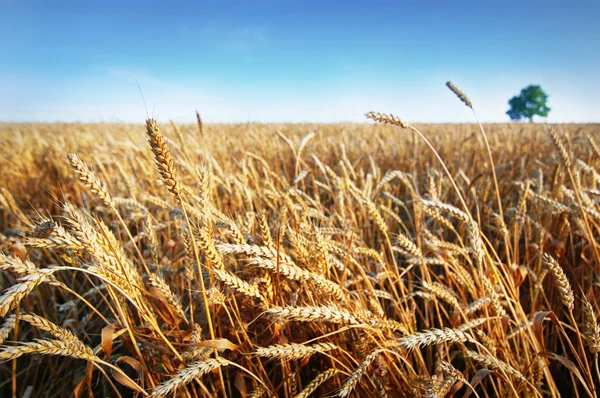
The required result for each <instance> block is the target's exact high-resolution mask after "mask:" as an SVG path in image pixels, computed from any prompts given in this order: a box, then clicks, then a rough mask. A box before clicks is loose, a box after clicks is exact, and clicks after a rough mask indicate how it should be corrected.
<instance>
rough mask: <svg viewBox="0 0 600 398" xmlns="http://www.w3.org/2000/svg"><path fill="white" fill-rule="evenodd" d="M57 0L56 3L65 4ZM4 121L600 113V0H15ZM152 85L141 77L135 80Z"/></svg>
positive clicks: (3, 79) (5, 21)
mask: <svg viewBox="0 0 600 398" xmlns="http://www.w3.org/2000/svg"><path fill="white" fill-rule="evenodd" d="M50 4H51V5H50ZM0 9H1V11H0V36H1V39H0V121H85V122H89V121H108V122H110V121H125V122H143V120H144V119H145V118H146V110H145V108H144V102H143V101H142V97H141V95H140V92H139V90H138V87H137V83H139V85H140V87H141V90H142V92H143V95H144V97H145V100H146V104H147V107H148V112H149V113H150V115H151V116H154V117H156V118H158V119H159V120H164V121H166V120H168V119H173V120H175V121H178V122H187V121H189V122H191V121H193V120H194V118H195V116H194V110H195V109H197V110H198V111H199V112H200V114H201V115H202V116H203V119H204V120H205V121H209V122H236V121H262V122H279V121H291V122H302V121H315V122H337V121H358V122H360V121H364V120H365V118H364V113H366V112H368V111H370V110H377V111H381V112H389V113H394V114H397V115H398V116H400V117H402V118H404V119H406V120H408V121H411V122H462V121H467V122H468V121H473V117H472V115H471V113H470V111H469V110H468V109H467V108H466V107H464V106H463V105H462V104H461V103H460V102H459V101H458V100H457V99H456V98H455V97H454V96H453V94H452V93H451V92H450V91H448V89H447V88H446V87H445V86H444V84H445V82H446V81H447V80H452V81H453V82H454V83H455V84H456V85H457V86H458V87H460V88H461V89H463V91H465V92H466V93H467V94H468V95H469V97H470V98H471V100H472V101H473V102H474V105H475V108H476V111H477V113H478V115H479V117H480V118H481V119H482V120H483V121H489V122H499V121H508V120H509V118H508V116H507V115H506V114H505V112H506V111H507V110H508V105H507V101H508V99H509V98H510V97H511V96H513V95H515V94H518V92H519V91H520V90H521V89H522V88H523V87H525V86H526V85H528V84H540V85H541V86H542V88H543V89H544V90H545V91H546V92H547V93H548V94H549V96H550V99H549V106H550V107H551V108H552V111H551V112H550V117H549V118H548V121H551V122H570V121H574V122H589V121H596V122H598V121H600V77H599V72H600V23H599V21H600V1H598V0H595V1H588V2H582V1H566V0H563V1H554V0H544V1H537V0H535V1H528V0H520V1H513V0H502V1H490V0H474V1H460V0H452V1H450V0H440V1H362V2H357V1H352V0H344V1H325V0H321V1H313V0H303V1H292V0H278V1H275V0H273V1H271V0H256V1H250V0H248V1H228V0H211V1H195V2H189V3H187V4H186V3H183V2H169V1H160V2H151V1H112V0H105V1H85V0H78V1H60V0H57V1H52V2H47V1H27V0H20V1H13V0H0ZM136 82H137V83H136Z"/></svg>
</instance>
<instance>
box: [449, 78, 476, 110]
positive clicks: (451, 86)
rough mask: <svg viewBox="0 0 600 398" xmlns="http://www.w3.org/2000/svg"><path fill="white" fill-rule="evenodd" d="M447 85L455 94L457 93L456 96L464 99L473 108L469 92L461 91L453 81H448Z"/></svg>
mask: <svg viewBox="0 0 600 398" xmlns="http://www.w3.org/2000/svg"><path fill="white" fill-rule="evenodd" d="M446 86H448V88H449V89H450V91H452V92H453V93H454V94H456V96H457V97H458V98H459V99H460V100H461V101H462V102H464V104H465V105H466V106H468V107H469V108H471V109H473V103H471V100H470V99H469V97H467V94H465V93H463V92H462V91H460V90H459V89H458V87H456V86H455V85H454V84H453V83H452V82H450V81H449V82H446Z"/></svg>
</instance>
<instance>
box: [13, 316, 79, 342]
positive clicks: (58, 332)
mask: <svg viewBox="0 0 600 398" xmlns="http://www.w3.org/2000/svg"><path fill="white" fill-rule="evenodd" d="M19 319H20V320H22V321H25V322H27V323H29V324H30V325H31V326H33V327H36V328H38V329H40V330H43V331H45V332H48V333H50V334H52V335H53V336H54V337H56V338H57V339H59V340H61V341H63V342H66V343H71V344H75V345H79V346H80V348H81V350H82V351H85V350H86V347H85V345H84V344H83V342H82V341H81V340H79V338H78V337H77V336H75V335H74V334H73V333H72V332H71V331H70V330H67V329H65V328H62V327H60V326H58V325H55V324H54V323H52V322H50V321H49V320H47V319H46V318H42V317H41V316H39V315H36V314H21V315H20V317H19Z"/></svg>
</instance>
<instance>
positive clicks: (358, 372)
mask: <svg viewBox="0 0 600 398" xmlns="http://www.w3.org/2000/svg"><path fill="white" fill-rule="evenodd" d="M382 353H383V350H381V349H377V350H375V351H373V352H372V353H370V354H369V355H367V356H366V357H364V358H363V361H362V362H361V363H360V364H359V365H358V367H357V368H356V369H355V370H354V372H352V374H351V375H350V377H349V378H348V379H347V380H346V382H345V383H344V385H343V386H342V388H341V389H340V391H339V393H338V397H340V398H344V397H347V396H349V395H350V394H351V393H352V391H354V389H355V388H356V385H357V384H358V382H359V381H360V379H362V377H363V376H364V375H365V374H366V373H367V370H368V369H369V366H371V364H372V363H373V361H375V360H376V359H377V357H379V356H380V355H381V354H382Z"/></svg>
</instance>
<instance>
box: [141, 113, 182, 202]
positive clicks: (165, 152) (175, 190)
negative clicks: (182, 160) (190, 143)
mask: <svg viewBox="0 0 600 398" xmlns="http://www.w3.org/2000/svg"><path fill="white" fill-rule="evenodd" d="M146 132H147V134H148V137H149V139H148V142H149V143H150V148H152V152H153V153H154V161H155V163H156V167H157V168H158V173H159V174H160V176H161V178H162V180H163V182H164V184H165V185H166V187H167V189H168V190H169V192H171V193H172V194H173V195H174V196H175V197H176V198H177V201H179V202H181V201H182V198H181V183H180V182H179V179H178V178H177V171H176V170H175V163H174V162H173V157H172V156H171V151H169V148H168V147H167V142H166V140H165V137H164V136H163V135H162V134H161V132H160V130H159V128H158V125H157V124H156V120H153V119H148V120H146Z"/></svg>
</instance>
